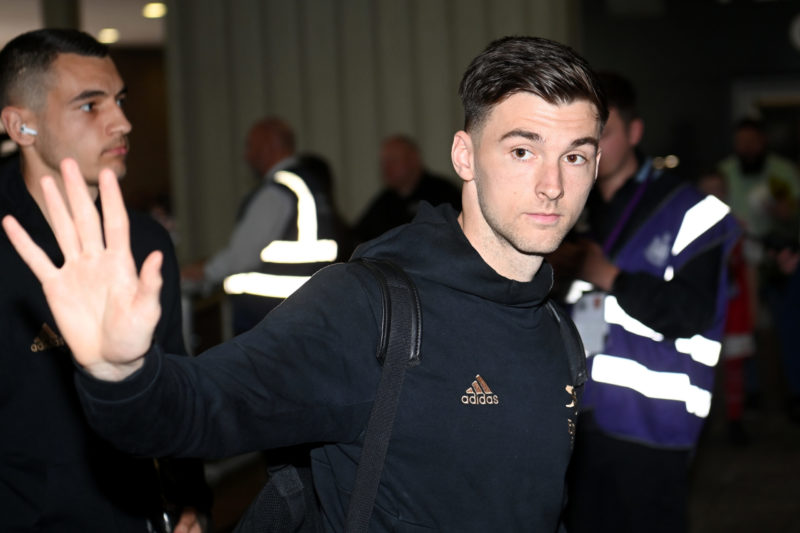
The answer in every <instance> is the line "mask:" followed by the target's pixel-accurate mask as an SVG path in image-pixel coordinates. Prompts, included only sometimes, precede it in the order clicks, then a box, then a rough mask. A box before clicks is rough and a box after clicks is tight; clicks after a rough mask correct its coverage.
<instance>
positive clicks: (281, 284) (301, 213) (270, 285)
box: [222, 170, 339, 298]
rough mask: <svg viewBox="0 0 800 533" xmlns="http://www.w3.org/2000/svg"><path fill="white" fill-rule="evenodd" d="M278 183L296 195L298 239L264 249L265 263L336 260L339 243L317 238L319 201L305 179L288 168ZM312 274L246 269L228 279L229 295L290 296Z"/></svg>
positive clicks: (277, 176) (278, 174) (224, 285)
mask: <svg viewBox="0 0 800 533" xmlns="http://www.w3.org/2000/svg"><path fill="white" fill-rule="evenodd" d="M274 180H275V182H276V183H280V184H281V185H285V186H286V187H288V188H289V190H291V191H292V192H293V193H294V195H295V196H296V197H297V240H296V241H283V240H275V241H272V242H271V243H269V244H268V245H267V246H266V247H265V248H264V249H263V250H261V260H262V261H263V262H265V263H294V264H298V263H326V262H331V261H334V260H336V255H337V254H338V251H339V250H338V249H339V245H338V244H337V243H336V241H334V240H331V239H317V202H316V201H315V200H314V195H313V194H311V190H309V188H308V185H306V182H305V181H303V179H302V178H301V177H300V176H298V175H297V174H294V173H293V172H288V171H286V170H281V171H278V172H276V173H275V177H274ZM309 278H310V276H278V275H275V274H263V273H261V272H244V273H241V274H233V275H231V276H228V277H227V278H225V280H224V281H223V282H222V288H223V289H224V291H225V292H226V293H227V294H253V295H255V296H265V297H268V298H288V297H289V296H290V295H291V294H292V293H293V292H294V291H296V290H297V289H298V288H300V286H301V285H302V284H303V283H305V282H306V281H308V280H309Z"/></svg>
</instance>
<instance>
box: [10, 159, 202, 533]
mask: <svg viewBox="0 0 800 533" xmlns="http://www.w3.org/2000/svg"><path fill="white" fill-rule="evenodd" d="M6 214H12V215H14V216H15V217H16V218H17V220H18V221H19V222H20V223H21V224H22V226H23V227H24V228H25V229H26V230H27V231H28V233H29V234H30V235H31V237H32V238H33V240H34V241H36V242H37V243H38V244H39V246H41V247H42V248H43V249H44V250H45V252H47V254H48V255H49V256H50V258H51V260H52V261H53V262H54V263H55V264H56V265H60V264H62V263H63V257H62V256H61V253H60V251H59V250H58V246H57V243H56V241H55V237H54V235H53V233H52V231H51V230H50V227H49V226H48V224H47V222H46V221H45V219H44V217H43V216H42V213H41V211H40V210H39V208H38V206H37V205H36V203H35V202H34V200H33V198H32V197H31V196H30V194H29V193H28V191H27V189H26V188H25V184H24V182H23V179H22V176H21V174H20V172H19V165H18V162H17V161H16V160H14V161H12V162H10V163H8V164H6V165H4V166H3V168H2V169H1V170H0V216H5V215H6ZM0 233H1V234H0V265H2V266H0V272H2V281H0V316H1V317H2V320H0V339H1V340H0V343H2V344H1V345H0V346H1V347H0V427H2V428H3V430H2V437H0V531H4V532H6V531H9V532H10V531H14V532H22V531H54V532H59V533H61V532H82V533H85V532H94V531H96V532H98V533H99V532H103V533H108V532H111V531H114V532H129V531H130V532H139V533H141V532H144V531H146V529H145V528H146V523H145V520H146V519H147V518H148V517H150V516H152V515H153V513H157V512H159V511H160V510H161V508H162V502H161V483H160V481H159V478H158V476H157V475H156V469H155V467H154V462H153V460H152V459H135V458H133V457H132V456H130V455H128V454H124V453H122V452H119V451H117V450H116V449H114V448H113V447H112V446H111V445H110V444H108V443H107V442H105V441H104V440H102V439H100V438H99V437H97V436H96V435H95V434H94V432H93V431H92V430H91V429H90V428H89V426H88V425H87V424H86V421H85V419H84V416H83V412H82V410H81V406H80V404H79V402H78V396H77V394H76V393H75V385H74V363H73V361H72V357H71V356H70V353H69V350H68V349H67V348H66V347H65V346H64V343H63V339H61V336H60V335H59V333H58V329H57V327H56V325H55V321H54V320H53V317H52V315H51V313H50V310H49V308H48V306H47V302H46V301H45V298H44V294H43V293H42V290H41V286H40V284H39V282H38V280H36V278H35V277H34V275H33V273H32V272H31V271H30V269H29V268H28V267H27V266H26V265H25V263H24V262H23V261H22V259H21V258H20V256H19V255H18V254H17V252H16V251H15V250H14V248H13V247H12V246H11V243H10V242H9V240H8V238H7V236H6V234H5V232H0ZM131 245H132V247H133V249H134V257H135V259H136V263H137V266H141V263H142V261H143V260H144V258H145V257H146V255H147V254H148V253H149V252H150V251H152V250H154V249H159V250H162V251H163V252H164V266H163V268H162V274H163V276H164V290H163V291H162V296H161V305H162V318H161V321H160V322H159V325H158V329H157V331H156V339H157V340H158V342H159V343H163V344H164V345H165V347H168V349H169V350H171V351H173V352H174V353H177V354H183V353H184V345H183V339H182V333H181V331H182V330H181V308H180V293H179V285H178V272H177V265H176V262H175V254H174V251H173V249H172V244H171V242H170V240H169V236H168V235H167V233H166V232H165V231H164V230H163V228H161V227H160V226H159V225H158V224H157V223H156V222H155V221H154V220H152V219H151V218H149V217H147V216H145V215H141V214H136V213H131ZM173 466H174V468H173V469H172V470H171V475H170V479H174V478H175V477H177V478H180V479H182V480H186V476H187V475H188V476H189V477H190V479H189V481H190V486H191V487H192V488H190V489H189V492H186V491H183V492H182V493H180V496H181V498H185V499H183V500H182V501H177V502H174V503H176V504H178V505H181V504H191V505H193V506H196V507H199V508H201V509H203V508H207V507H208V506H209V505H210V502H209V501H208V500H209V494H208V492H207V488H206V487H205V484H204V482H203V478H202V470H201V467H202V465H201V464H195V465H186V464H183V465H177V466H175V465H173ZM165 468H166V469H167V470H169V467H165ZM167 485H168V486H165V487H164V488H165V490H168V491H169V492H171V493H173V492H174V491H173V489H174V488H175V487H173V486H171V485H170V483H167ZM184 488H185V487H184ZM179 492H180V491H179Z"/></svg>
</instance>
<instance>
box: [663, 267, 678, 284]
mask: <svg viewBox="0 0 800 533" xmlns="http://www.w3.org/2000/svg"><path fill="white" fill-rule="evenodd" d="M674 277H675V269H674V268H672V265H669V266H668V267H667V268H666V269H665V270H664V281H672V278H674Z"/></svg>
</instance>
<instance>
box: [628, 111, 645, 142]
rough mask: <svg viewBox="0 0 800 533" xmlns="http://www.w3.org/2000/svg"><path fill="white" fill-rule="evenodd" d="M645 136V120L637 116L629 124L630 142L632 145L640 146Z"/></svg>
mask: <svg viewBox="0 0 800 533" xmlns="http://www.w3.org/2000/svg"><path fill="white" fill-rule="evenodd" d="M642 136H644V120H642V119H640V118H635V119H633V120H631V123H630V124H629V125H628V142H629V143H630V145H631V146H639V143H640V142H641V140H642Z"/></svg>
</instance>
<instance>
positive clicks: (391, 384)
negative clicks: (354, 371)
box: [345, 258, 422, 533]
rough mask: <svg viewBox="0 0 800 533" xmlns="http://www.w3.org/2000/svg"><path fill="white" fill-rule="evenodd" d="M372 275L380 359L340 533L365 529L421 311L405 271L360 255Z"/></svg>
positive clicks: (415, 356)
mask: <svg viewBox="0 0 800 533" xmlns="http://www.w3.org/2000/svg"><path fill="white" fill-rule="evenodd" d="M354 262H355V263H356V264H360V265H362V266H364V267H366V268H367V269H368V270H369V271H370V272H371V273H372V274H373V275H374V276H375V278H376V279H377V280H378V285H379V286H380V288H381V294H382V300H383V308H382V323H381V340H380V343H379V349H378V354H377V357H378V360H379V361H381V363H382V364H383V371H382V372H381V379H380V384H379V385H378V392H377V393H376V394H375V401H374V403H373V404H372V411H371V412H370V416H369V421H368V422H367V430H366V434H365V436H364V446H363V448H362V450H361V458H360V459H359V462H358V469H357V470H356V480H355V485H354V486H353V493H352V494H351V496H350V504H349V507H348V510H347V521H346V522H345V532H346V533H361V532H366V531H367V529H368V527H369V520H370V516H371V515H372V508H373V506H374V504H375V497H376V495H377V493H378V485H379V483H380V479H381V473H382V472H383V463H384V460H385V458H386V451H387V449H388V448H389V438H390V437H391V434H392V427H393V426H394V419H395V414H396V413H397V405H398V403H399V400H400V391H401V389H402V387H403V378H404V377H405V371H406V368H407V367H411V366H415V365H417V364H419V362H420V357H419V349H420V342H421V337H422V312H421V309H420V302H419V294H418V293H417V288H416V286H415V285H414V283H413V282H412V281H411V279H410V278H409V277H408V275H407V274H406V273H405V272H404V271H403V270H402V269H401V268H400V267H398V266H397V265H395V264H394V263H391V262H389V261H384V260H376V259H367V258H360V259H357V260H355V261H354Z"/></svg>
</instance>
